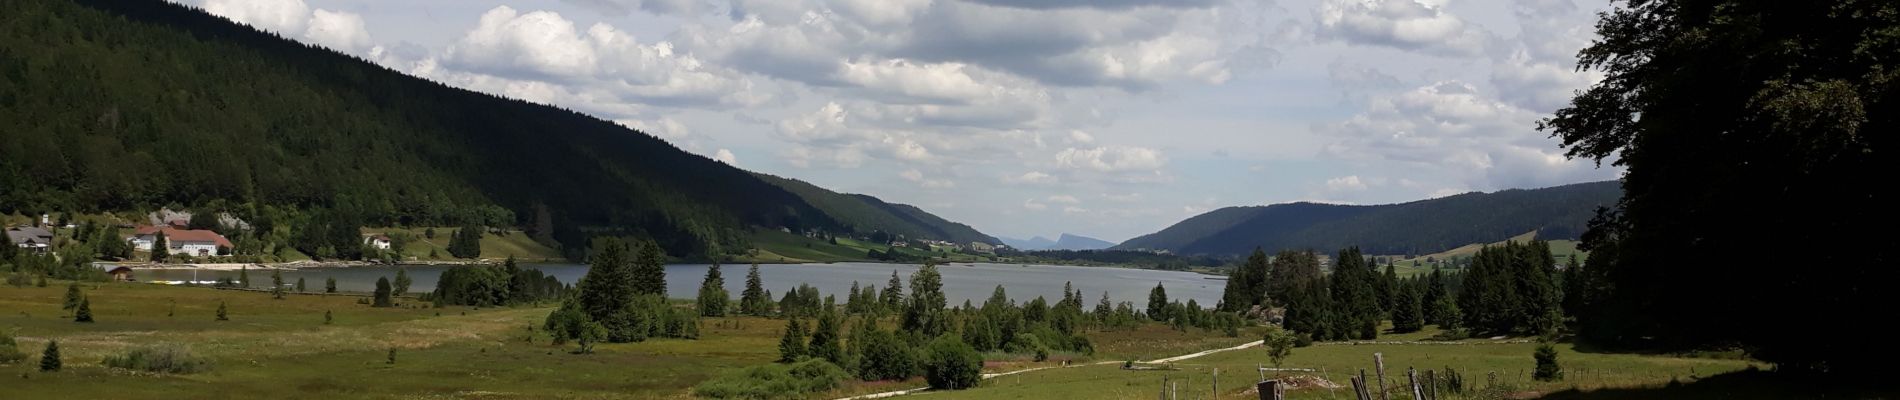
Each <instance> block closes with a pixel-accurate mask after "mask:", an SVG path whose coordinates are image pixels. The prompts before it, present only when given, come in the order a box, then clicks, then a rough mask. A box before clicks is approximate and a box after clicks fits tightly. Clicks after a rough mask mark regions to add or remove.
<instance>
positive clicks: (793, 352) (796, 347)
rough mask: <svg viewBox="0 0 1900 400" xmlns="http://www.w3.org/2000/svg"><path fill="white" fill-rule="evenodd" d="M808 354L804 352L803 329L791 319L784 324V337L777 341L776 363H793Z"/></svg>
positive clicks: (796, 320) (795, 319) (796, 321)
mask: <svg viewBox="0 0 1900 400" xmlns="http://www.w3.org/2000/svg"><path fill="white" fill-rule="evenodd" d="M808 355H809V354H808V353H807V352H806V350H805V327H804V325H803V324H800V323H799V322H798V319H797V318H792V320H791V322H788V323H786V324H785V335H784V336H781V337H779V340H778V362H782V363H793V362H798V360H800V359H803V358H805V356H808Z"/></svg>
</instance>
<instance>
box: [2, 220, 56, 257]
mask: <svg viewBox="0 0 1900 400" xmlns="http://www.w3.org/2000/svg"><path fill="white" fill-rule="evenodd" d="M7 242H8V243H9V244H12V245H14V246H17V247H19V248H22V249H26V250H27V251H30V252H34V253H45V252H48V251H51V250H52V248H53V232H51V231H48V230H46V229H44V228H38V227H31V226H22V227H16V228H7Z"/></svg>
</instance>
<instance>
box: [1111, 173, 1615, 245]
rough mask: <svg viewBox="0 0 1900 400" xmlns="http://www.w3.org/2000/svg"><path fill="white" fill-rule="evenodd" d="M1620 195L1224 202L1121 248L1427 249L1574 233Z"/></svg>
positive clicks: (1598, 187) (1605, 191)
mask: <svg viewBox="0 0 1900 400" xmlns="http://www.w3.org/2000/svg"><path fill="white" fill-rule="evenodd" d="M1621 195H1622V190H1621V189H1619V187H1618V186H1617V183H1616V182H1594V183H1580V184H1574V185H1565V186H1558V187H1551V188H1543V189H1531V190H1519V189H1513V190H1504V191H1499V192H1495V193H1476V192H1474V193H1465V194H1460V195H1455V196H1448V197H1441V198H1436V199H1431V200H1420V201H1414V202H1409V203H1400V204H1388V205H1374V206H1358V205H1336V204H1316V203H1304V202H1302V203H1288V204H1275V205H1269V206H1249V207H1226V208H1222V209H1218V210H1214V211H1210V212H1208V213H1205V214H1201V215H1197V216H1194V217H1192V218H1188V219H1187V220H1183V221H1181V222H1179V223H1176V224H1174V225H1173V226H1169V227H1168V228H1167V229H1163V230H1161V231H1160V232H1155V233H1152V234H1148V235H1143V236H1140V237H1136V238H1134V239H1129V240H1128V241H1126V242H1122V244H1120V245H1117V246H1115V247H1114V248H1115V249H1120V250H1137V249H1150V250H1168V251H1173V252H1175V253H1178V254H1209V255H1241V254H1247V252H1250V251H1252V250H1253V249H1254V248H1255V247H1260V248H1264V249H1267V250H1268V251H1279V250H1288V249H1334V248H1345V247H1347V246H1360V247H1361V248H1362V249H1363V250H1364V251H1365V252H1366V253H1367V254H1428V253H1435V252H1439V251H1444V250H1446V249H1451V248H1455V247H1458V246H1462V245H1465V244H1470V243H1488V242H1495V241H1499V240H1503V239H1505V238H1510V237H1512V236H1515V235H1520V234H1523V233H1525V232H1531V231H1536V232H1537V237H1538V238H1544V239H1574V238H1576V237H1578V235H1580V234H1581V233H1582V232H1583V230H1584V227H1585V225H1586V223H1587V222H1588V221H1589V220H1590V217H1591V216H1592V215H1594V214H1593V213H1594V212H1595V211H1596V209H1597V208H1598V207H1606V206H1610V205H1613V204H1615V203H1616V199H1617V197H1618V196H1621Z"/></svg>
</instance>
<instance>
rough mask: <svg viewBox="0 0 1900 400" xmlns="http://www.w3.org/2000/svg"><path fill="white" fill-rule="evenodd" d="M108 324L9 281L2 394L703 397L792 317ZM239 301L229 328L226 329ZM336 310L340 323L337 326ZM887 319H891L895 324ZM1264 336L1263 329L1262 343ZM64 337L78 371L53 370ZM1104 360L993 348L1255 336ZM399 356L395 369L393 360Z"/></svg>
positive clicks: (1155, 332) (288, 309)
mask: <svg viewBox="0 0 1900 400" xmlns="http://www.w3.org/2000/svg"><path fill="white" fill-rule="evenodd" d="M82 287H84V288H85V292H86V295H87V296H88V298H89V299H90V300H91V306H92V312H93V315H94V316H95V319H96V320H97V322H94V323H90V324H86V323H77V322H73V321H72V319H71V317H70V316H69V314H68V313H66V312H63V311H62V310H61V309H60V302H61V297H62V295H63V293H64V292H65V283H64V282H52V284H50V285H49V287H45V288H36V287H24V288H14V287H0V330H5V331H8V332H11V333H13V334H14V335H16V336H17V337H18V339H19V342H20V345H19V349H20V350H21V351H22V352H25V353H27V354H28V358H27V359H26V360H23V361H20V362H15V363H11V364H0V399H9V400H11V399H70V398H127V397H137V398H257V397H268V398H293V399H302V398H310V399H318V398H425V397H440V398H493V399H517V398H519V399H543V398H690V397H691V392H690V390H691V387H692V386H693V385H695V384H698V383H699V382H701V381H704V380H706V379H709V378H711V377H713V376H717V375H718V374H721V373H724V372H726V371H730V370H734V369H738V368H742V367H746V366H751V365H758V364H762V363H767V362H771V361H772V360H774V359H776V358H777V357H778V340H779V336H780V333H781V332H782V330H783V328H784V323H785V322H784V321H781V320H776V319H765V318H752V317H736V318H707V319H705V320H703V321H702V325H701V326H702V328H701V333H702V336H701V338H700V339H699V340H675V339H656V340H649V341H646V342H642V343H628V344H602V345H600V346H599V347H598V348H597V349H596V353H594V354H587V355H576V354H569V353H568V350H570V349H572V347H573V346H572V345H571V344H570V345H567V346H555V345H552V344H551V343H550V342H549V338H548V337H547V336H545V335H542V334H538V333H535V332H531V331H530V329H529V327H530V326H536V327H538V326H539V325H540V324H541V322H542V320H543V319H544V318H546V316H547V314H548V312H549V311H551V308H547V307H540V308H531V307H522V308H490V309H474V308H467V307H447V308H426V307H421V304H420V303H416V302H414V301H413V300H410V301H407V302H406V303H407V304H402V305H401V306H400V307H396V308H370V307H368V306H366V305H362V304H357V303H356V300H357V299H358V298H359V297H355V296H345V295H336V296H323V295H291V296H289V298H288V299H286V300H273V299H271V298H270V295H269V294H267V293H262V292H241V291H228V290H216V289H210V288H193V287H172V286H162V285H150V284H136V283H97V284H92V283H88V284H83V285H82ZM220 302H223V303H225V304H226V305H227V306H228V312H229V315H230V320H229V321H216V320H215V314H216V309H217V307H218V304H219V303H220ZM325 311H329V312H331V313H332V316H333V318H334V322H333V323H332V324H328V325H326V324H324V322H323V320H324V319H323V315H324V312H325ZM887 324H888V322H887ZM1250 335H1251V334H1250ZM49 339H56V340H58V341H59V342H60V349H61V353H62V355H63V357H62V360H63V361H64V364H65V369H64V370H63V371H60V372H54V373H45V372H40V371H39V370H38V361H39V358H40V357H39V356H40V353H41V350H42V349H44V348H45V345H46V342H47V340H49ZM1092 339H1093V340H1094V342H1095V343H1096V345H1097V346H1098V348H1099V349H1100V350H1099V352H1098V354H1097V355H1095V356H1093V357H1085V356H1080V355H1063V356H1062V357H1058V358H1055V359H1052V360H1049V361H1045V362H1032V361H1030V360H1028V359H1026V358H1025V357H1024V356H1009V355H992V356H993V358H994V359H996V360H998V362H997V363H996V364H994V365H993V367H994V368H995V369H996V370H1006V369H1020V368H1034V367H1040V366H1050V365H1057V364H1058V363H1060V362H1061V361H1064V360H1075V359H1107V360H1119V359H1124V358H1152V357H1159V356H1164V355H1172V354H1175V353H1188V352H1194V351H1199V350H1204V349H1211V348H1218V347H1227V346H1232V345H1233V344H1236V343H1241V342H1244V341H1245V340H1246V339H1244V338H1226V337H1220V336H1219V334H1218V333H1217V332H1203V331H1199V330H1192V331H1190V332H1188V333H1180V332H1174V331H1170V330H1168V329H1167V328H1165V327H1163V326H1160V325H1158V324H1150V325H1147V326H1143V327H1142V328H1140V329H1137V330H1132V331H1120V332H1106V333H1098V334H1095V335H1094V336H1093V338H1092ZM147 346H161V347H183V348H187V349H189V350H190V351H191V353H193V354H196V355H198V356H202V357H206V358H208V359H210V361H211V362H212V364H213V368H212V369H211V370H210V371H208V372H203V373H198V374H190V375H155V374H149V373H135V372H130V371H126V370H118V369H112V368H107V367H104V366H103V365H102V361H103V360H104V359H105V358H106V357H107V356H109V355H115V354H120V353H122V352H125V351H128V350H130V349H134V348H139V347H147ZM391 348H394V349H396V353H397V354H396V363H394V364H389V363H388V362H387V358H388V354H389V349H391ZM921 385H923V383H922V379H921V378H913V379H912V380H911V381H909V382H856V381H852V382H848V383H847V385H846V386H845V387H844V388H841V389H839V390H835V391H833V392H830V393H824V394H820V395H815V396H812V397H811V398H835V397H840V396H845V395H852V394H862V393H875V392H880V391H886V390H894V389H903V388H910V387H916V386H921Z"/></svg>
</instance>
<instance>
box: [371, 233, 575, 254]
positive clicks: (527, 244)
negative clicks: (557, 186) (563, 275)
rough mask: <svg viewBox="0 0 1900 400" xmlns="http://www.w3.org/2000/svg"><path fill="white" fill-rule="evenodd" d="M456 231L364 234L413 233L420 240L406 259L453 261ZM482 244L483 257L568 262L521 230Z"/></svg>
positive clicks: (492, 236)
mask: <svg viewBox="0 0 1900 400" xmlns="http://www.w3.org/2000/svg"><path fill="white" fill-rule="evenodd" d="M456 229H459V228H454V227H437V228H435V238H434V239H430V238H428V237H427V236H425V235H424V233H425V231H427V230H428V228H371V229H366V230H364V232H363V233H364V234H375V233H396V232H405V233H409V234H412V235H415V238H416V239H417V241H414V242H410V243H409V244H408V246H405V247H404V248H403V253H402V254H403V258H405V259H411V258H413V259H415V260H452V259H453V258H452V257H451V256H450V255H449V238H450V237H452V236H453V235H454V234H455V230H456ZM481 243H482V258H489V259H503V258H508V256H514V257H515V258H516V259H520V260H523V261H530V260H532V261H552V260H564V259H565V258H564V257H563V256H562V255H561V251H560V250H555V249H554V248H551V247H548V246H545V245H542V244H541V243H539V242H535V241H534V239H532V238H529V237H528V234H526V233H522V232H521V231H518V230H509V231H507V233H503V234H492V233H490V234H483V235H482V241H481ZM430 251H434V252H435V253H434V254H435V255H436V257H435V258H429V254H430Z"/></svg>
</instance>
